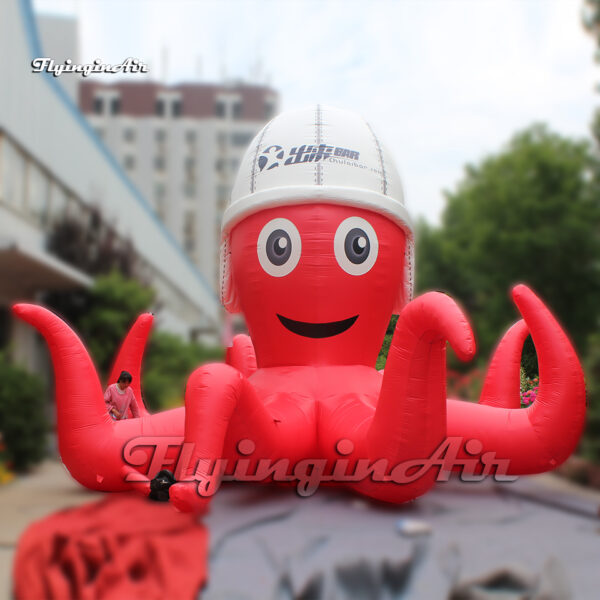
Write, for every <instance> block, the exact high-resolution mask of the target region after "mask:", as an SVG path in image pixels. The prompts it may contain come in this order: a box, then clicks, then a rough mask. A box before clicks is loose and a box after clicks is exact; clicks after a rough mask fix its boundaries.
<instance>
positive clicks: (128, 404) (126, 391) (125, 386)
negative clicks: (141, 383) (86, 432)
mask: <svg viewBox="0 0 600 600" xmlns="http://www.w3.org/2000/svg"><path fill="white" fill-rule="evenodd" d="M132 380H133V377H132V376H131V373H128V372H127V371H121V374H120V375H119V379H117V383H113V384H112V385H109V386H108V387H107V388H106V392H104V402H105V403H106V409H107V410H108V414H109V415H110V416H111V417H112V418H113V419H114V420H115V421H121V420H123V419H126V418H127V409H128V408H131V414H132V415H133V417H134V418H135V419H137V418H139V416H140V410H139V408H138V403H137V399H136V397H135V394H134V393H133V390H132V389H131V382H132Z"/></svg>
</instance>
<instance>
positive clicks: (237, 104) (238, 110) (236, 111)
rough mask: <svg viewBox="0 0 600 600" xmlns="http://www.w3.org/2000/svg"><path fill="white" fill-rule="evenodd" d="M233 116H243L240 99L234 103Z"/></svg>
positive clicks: (239, 117) (236, 117)
mask: <svg viewBox="0 0 600 600" xmlns="http://www.w3.org/2000/svg"><path fill="white" fill-rule="evenodd" d="M233 118H234V119H241V118H242V103H241V102H239V101H238V102H234V103H233Z"/></svg>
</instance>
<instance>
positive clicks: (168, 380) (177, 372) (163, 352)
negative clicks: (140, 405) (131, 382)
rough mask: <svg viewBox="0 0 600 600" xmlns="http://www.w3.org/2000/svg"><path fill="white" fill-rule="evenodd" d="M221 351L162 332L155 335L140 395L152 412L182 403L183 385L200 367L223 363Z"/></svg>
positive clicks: (145, 364)
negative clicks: (209, 363) (210, 363)
mask: <svg viewBox="0 0 600 600" xmlns="http://www.w3.org/2000/svg"><path fill="white" fill-rule="evenodd" d="M222 360H223V350H222V349H221V348H207V347H205V346H202V345H200V344H196V343H193V342H184V341H183V340H182V339H181V338H179V337H177V336H175V335H172V334H169V333H164V332H160V331H157V332H154V333H153V334H152V338H151V340H150V344H149V346H148V352H147V355H146V360H145V363H144V369H143V381H142V386H143V388H142V389H143V394H144V401H145V402H146V405H147V406H148V408H149V409H151V410H158V409H163V408H171V407H173V406H178V405H180V404H183V395H184V390H185V382H186V381H187V379H188V377H189V376H190V374H191V373H192V371H193V370H194V369H195V368H196V367H198V366H199V365H201V364H203V363H206V362H210V361H222Z"/></svg>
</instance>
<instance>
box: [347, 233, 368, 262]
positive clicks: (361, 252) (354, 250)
mask: <svg viewBox="0 0 600 600" xmlns="http://www.w3.org/2000/svg"><path fill="white" fill-rule="evenodd" d="M344 250H345V252H346V256H347V257H348V260H349V261H350V262H351V263H354V264H355V265H360V264H361V263H364V262H365V260H367V258H368V256H369V252H370V250H371V244H370V242H369V236H368V235H367V234H366V233H365V232H364V231H363V230H362V229H360V228H359V227H355V228H354V229H351V230H350V231H349V232H348V233H347V234H346V240H345V242H344Z"/></svg>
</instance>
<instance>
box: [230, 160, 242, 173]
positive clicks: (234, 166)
mask: <svg viewBox="0 0 600 600" xmlns="http://www.w3.org/2000/svg"><path fill="white" fill-rule="evenodd" d="M229 166H230V167H231V171H232V172H233V173H237V170H238V169H239V166H240V161H239V160H238V159H237V158H232V159H231V160H230V161H229Z"/></svg>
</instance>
